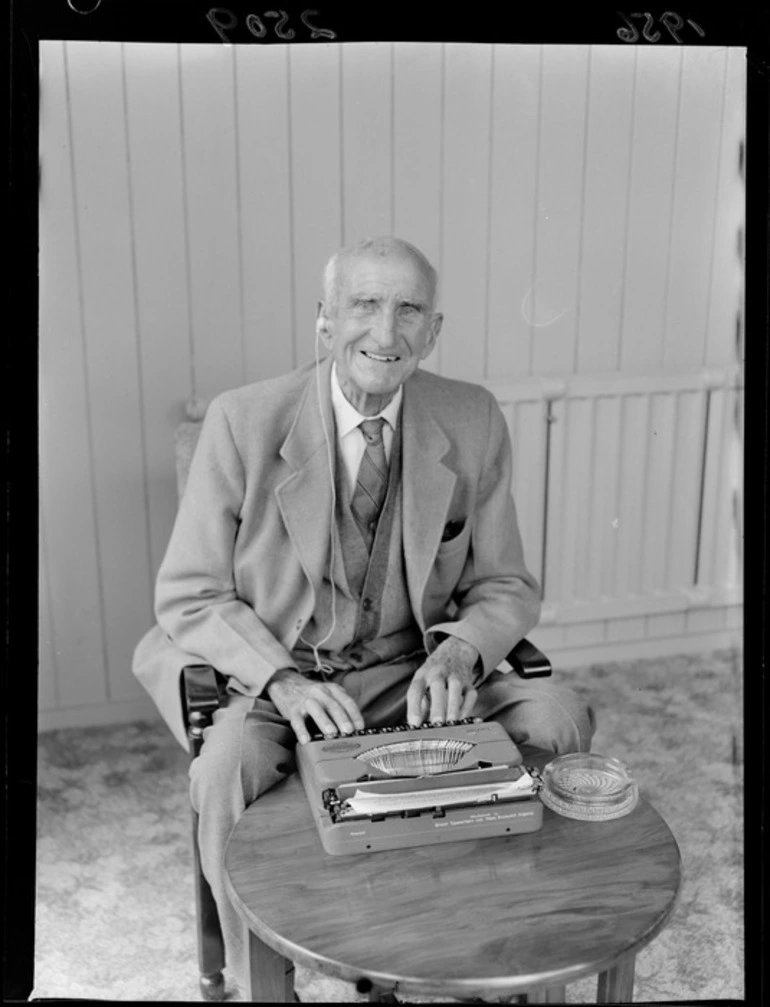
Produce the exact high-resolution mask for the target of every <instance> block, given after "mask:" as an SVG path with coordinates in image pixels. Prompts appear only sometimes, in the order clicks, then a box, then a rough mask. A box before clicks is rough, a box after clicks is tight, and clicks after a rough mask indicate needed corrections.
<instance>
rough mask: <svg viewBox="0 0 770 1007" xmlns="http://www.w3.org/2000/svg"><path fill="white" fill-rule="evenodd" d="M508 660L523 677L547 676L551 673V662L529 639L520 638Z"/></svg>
mask: <svg viewBox="0 0 770 1007" xmlns="http://www.w3.org/2000/svg"><path fill="white" fill-rule="evenodd" d="M506 661H507V662H508V663H509V664H510V665H511V667H512V668H513V670H514V671H515V672H516V674H517V675H520V676H521V677H522V678H547V677H548V676H549V675H550V674H551V662H550V661H549V660H548V658H547V657H546V656H545V654H544V653H543V652H542V651H541V650H538V649H537V647H535V646H534V644H531V643H530V642H529V640H520V641H519V642H518V643H517V644H516V646H515V647H514V648H513V650H512V651H511V652H510V654H509V655H508V657H507V658H506Z"/></svg>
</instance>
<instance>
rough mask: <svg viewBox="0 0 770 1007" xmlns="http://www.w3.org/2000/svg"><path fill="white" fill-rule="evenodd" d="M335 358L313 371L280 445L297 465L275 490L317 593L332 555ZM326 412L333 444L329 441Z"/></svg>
mask: <svg viewBox="0 0 770 1007" xmlns="http://www.w3.org/2000/svg"><path fill="white" fill-rule="evenodd" d="M331 364H332V358H331V357H327V358H326V359H325V360H323V361H322V362H321V364H320V366H319V368H318V370H317V371H315V370H314V371H311V374H310V379H309V381H308V383H307V386H306V388H305V392H304V394H303V397H302V399H301V400H300V405H299V408H298V410H297V415H296V417H295V419H294V423H293V424H292V427H291V429H290V430H289V433H288V434H287V436H286V440H285V441H284V443H283V445H282V447H281V456H282V457H283V458H284V459H285V460H286V462H287V463H288V464H289V465H290V466H291V468H292V469H293V471H292V473H291V474H290V475H289V476H288V477H287V478H286V479H284V481H283V482H282V483H281V484H280V485H279V486H277V487H276V490H275V495H276V500H277V502H278V507H279V509H280V511H281V515H282V517H283V520H284V523H285V525H286V528H287V531H288V533H289V536H290V537H291V540H292V542H293V544H294V548H295V549H296V552H297V557H298V559H299V562H300V564H301V565H302V569H303V570H304V572H305V575H306V576H307V578H308V580H309V581H310V584H311V586H312V588H313V592H314V593H315V591H316V589H317V587H318V585H320V583H321V580H322V578H323V575H324V571H325V569H326V564H327V561H328V552H329V544H330V529H331V520H332V513H331V511H332V485H333V482H334V455H335V451H334V443H335V437H336V430H335V424H334V412H333V410H332V405H331V388H330V373H331ZM316 374H317V376H318V377H317V380H318V384H317V383H316ZM319 386H320V400H321V401H320V403H319V394H318V389H319ZM322 418H323V422H324V423H325V425H326V431H327V433H328V436H329V444H330V446H331V450H329V449H328V447H327V442H326V437H325V435H324V427H323V423H322ZM330 458H331V468H330Z"/></svg>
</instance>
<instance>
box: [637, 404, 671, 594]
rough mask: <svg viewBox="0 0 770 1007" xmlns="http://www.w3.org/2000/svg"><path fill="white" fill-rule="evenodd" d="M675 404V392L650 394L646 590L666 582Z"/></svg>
mask: <svg viewBox="0 0 770 1007" xmlns="http://www.w3.org/2000/svg"><path fill="white" fill-rule="evenodd" d="M674 407H675V399H674V396H673V395H653V396H652V397H651V401H650V426H649V430H648V437H649V442H648V450H647V471H646V476H645V496H644V537H643V539H642V551H643V557H642V590H643V592H644V593H645V594H653V593H654V592H656V591H661V590H662V589H663V586H664V584H665V576H666V574H665V571H666V558H667V555H668V546H669V536H670V524H669V516H670V514H671V497H672V487H671V480H672V476H673V461H674V450H673V448H674Z"/></svg>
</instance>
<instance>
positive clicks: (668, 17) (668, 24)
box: [616, 10, 706, 45]
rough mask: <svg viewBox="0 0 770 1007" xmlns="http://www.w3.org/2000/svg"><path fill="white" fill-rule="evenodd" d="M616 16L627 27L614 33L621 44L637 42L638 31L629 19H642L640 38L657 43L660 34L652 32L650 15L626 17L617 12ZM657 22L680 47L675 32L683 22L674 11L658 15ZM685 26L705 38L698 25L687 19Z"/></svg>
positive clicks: (652, 26)
mask: <svg viewBox="0 0 770 1007" xmlns="http://www.w3.org/2000/svg"><path fill="white" fill-rule="evenodd" d="M617 14H618V17H621V18H623V20H624V21H625V22H626V24H627V25H628V28H618V30H617V32H616V34H617V36H618V38H619V39H620V40H621V41H622V42H631V43H633V42H638V41H639V31H638V30H637V27H636V25H635V24H634V23H633V22H632V21H629V18H630V17H637V18H642V17H643V18H644V28H642V32H641V37H642V38H643V39H644V40H645V41H646V42H657V41H658V40H659V39H660V37H661V36H660V32H659V31H654V30H653V29H654V25H655V18H654V17H653V16H652V14H647V13H644V14H629V15H626V14H622V13H621V12H620V11H618V12H617ZM658 20H659V21H660V23H661V24H662V25H663V27H664V28H665V29H666V31H667V32H668V33H669V35H670V36H671V38H672V39H673V40H674V41H675V42H676V43H677V44H678V45H681V44H682V39H681V38H680V37H679V35H677V32H678V31H681V30H682V28H684V25H685V22H684V21H683V20H682V18H681V17H680V16H679V15H678V14H677V13H675V12H674V11H670V10H667V11H664V12H663V14H661V15H660V18H659V19H658ZM687 24H689V25H690V26H691V28H692V29H693V30H694V31H696V32H697V33H698V34H699V35H700V37H701V38H704V37H705V35H706V33H705V31H704V30H703V29H702V28H701V26H700V25H698V24H696V23H695V22H694V21H691V20H690V19H689V18H687Z"/></svg>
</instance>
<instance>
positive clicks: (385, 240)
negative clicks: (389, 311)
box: [323, 235, 438, 312]
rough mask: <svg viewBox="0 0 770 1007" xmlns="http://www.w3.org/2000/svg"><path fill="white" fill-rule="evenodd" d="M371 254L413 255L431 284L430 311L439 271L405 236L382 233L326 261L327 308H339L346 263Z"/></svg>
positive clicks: (341, 250)
mask: <svg viewBox="0 0 770 1007" xmlns="http://www.w3.org/2000/svg"><path fill="white" fill-rule="evenodd" d="M365 255H372V256H381V257H382V258H385V257H387V256H389V255H396V256H402V257H406V258H411V259H412V260H413V261H414V262H416V263H417V265H418V266H419V268H420V269H421V270H422V273H423V275H424V276H425V278H426V280H427V281H428V283H429V284H430V289H431V310H433V308H434V307H435V305H436V297H437V293H438V273H437V272H436V270H435V269H434V268H433V266H432V265H431V263H430V262H429V261H428V259H427V258H426V257H425V256H424V255H423V253H422V252H421V251H420V249H419V248H416V247H415V246H414V245H410V244H409V242H408V241H404V240H403V238H396V237H393V236H392V235H382V236H379V237H375V238H362V239H361V240H360V241H357V242H355V244H353V245H348V246H346V247H345V248H341V249H339V251H337V252H335V253H334V255H332V257H331V258H330V259H329V261H328V262H327V263H326V267H325V269H324V273H323V291H324V305H325V307H326V310H327V311H330V312H334V311H336V309H337V300H338V297H339V292H340V287H341V286H342V276H343V274H344V266H345V265H346V264H347V263H348V262H349V261H350V260H351V259H355V258H358V257H359V256H365Z"/></svg>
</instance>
